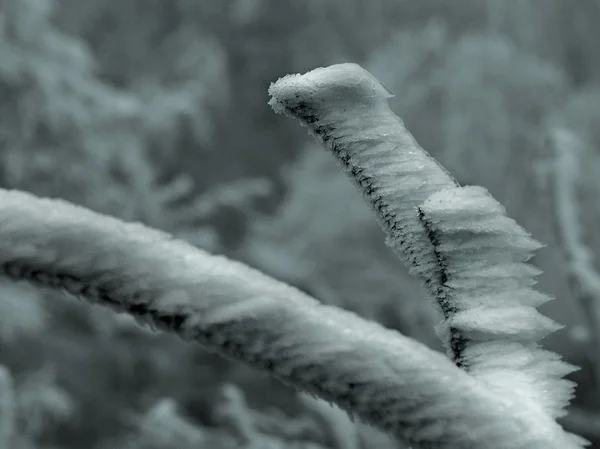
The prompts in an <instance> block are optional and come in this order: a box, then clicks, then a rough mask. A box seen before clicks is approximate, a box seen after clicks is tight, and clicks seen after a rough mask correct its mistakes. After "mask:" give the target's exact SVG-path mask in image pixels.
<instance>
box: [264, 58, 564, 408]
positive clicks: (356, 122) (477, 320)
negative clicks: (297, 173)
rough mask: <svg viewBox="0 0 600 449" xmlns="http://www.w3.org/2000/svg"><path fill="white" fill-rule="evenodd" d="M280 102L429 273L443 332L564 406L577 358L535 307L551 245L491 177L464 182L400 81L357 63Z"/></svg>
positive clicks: (518, 388) (458, 353)
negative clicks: (541, 258)
mask: <svg viewBox="0 0 600 449" xmlns="http://www.w3.org/2000/svg"><path fill="white" fill-rule="evenodd" d="M269 93H270V94H271V101H270V104H271V106H272V107H273V109H274V110H275V111H276V112H280V113H285V114H286V115H289V116H291V117H294V118H296V119H298V120H299V121H300V123H301V124H303V125H304V126H307V127H308V128H309V131H310V132H311V133H312V134H313V135H314V136H315V137H316V138H317V140H319V141H321V142H322V143H323V144H324V145H325V146H326V147H327V149H329V150H330V151H331V152H332V154H333V155H334V156H335V158H336V159H337V160H338V162H340V164H341V165H342V167H343V168H344V169H345V171H346V172H347V173H348V175H349V176H350V177H351V179H352V180H353V181H354V182H355V184H356V185H357V186H358V188H359V189H360V190H361V192H362V193H363V196H364V197H365V199H366V200H367V202H368V203H369V204H370V205H371V207H372V208H373V210H374V211H375V213H376V215H377V218H378V221H379V223H380V225H381V226H382V228H383V230H384V231H385V232H386V233H387V243H388V245H389V246H391V247H392V249H393V250H394V251H395V252H396V253H397V254H398V256H400V258H401V259H402V260H404V261H405V263H407V265H408V266H409V268H410V270H411V272H412V273H413V274H415V275H417V276H419V277H420V278H422V279H423V280H424V283H425V286H426V287H427V289H428V291H429V293H430V294H431V295H432V297H433V298H434V299H435V302H436V304H437V306H438V308H439V309H440V310H441V312H442V314H443V317H444V321H443V322H442V323H441V325H440V326H438V334H439V335H440V337H441V339H442V342H443V343H444V345H445V346H446V349H447V352H448V355H449V356H450V358H451V359H452V360H454V361H455V363H456V364H457V365H458V366H460V367H462V368H464V369H465V370H467V371H468V372H469V373H470V374H471V375H472V376H473V377H474V378H476V379H478V380H480V381H481V382H482V385H485V386H486V387H487V388H490V389H492V390H494V391H497V392H504V393H505V394H507V395H509V396H512V397H513V398H514V399H515V400H518V401H520V402H521V403H522V406H523V407H525V408H528V409H531V411H532V413H535V414H539V415H540V416H541V415H546V414H547V415H549V416H550V417H552V418H556V417H558V416H562V415H563V414H564V413H565V412H564V407H565V406H566V405H567V404H568V401H569V399H570V398H571V397H572V393H573V387H574V384H573V383H572V382H570V381H567V380H565V379H562V377H563V376H565V375H566V374H568V373H570V372H572V371H573V370H575V369H576V368H575V367H573V366H572V365H569V364H567V363H564V362H562V361H561V360H560V357H559V356H558V355H557V354H554V353H552V352H549V351H544V350H542V349H541V348H540V347H539V345H538V343H537V341H538V340H540V339H541V338H543V337H544V336H546V335H547V334H548V333H550V332H553V331H555V330H557V329H559V328H560V327H561V326H559V325H558V324H557V323H555V322H554V321H552V320H550V319H549V318H546V317H544V316H542V315H541V314H540V313H539V312H538V311H537V310H536V307H537V306H539V305H541V304H542V303H544V302H546V301H547V300H549V299H550V297H549V296H547V295H544V294H542V293H540V292H537V291H535V290H534V289H533V288H532V287H533V285H534V284H535V280H534V277H535V276H536V275H537V274H539V270H537V269H535V268H534V267H532V266H530V265H528V264H527V261H528V260H529V259H530V257H531V255H532V251H533V250H535V249H537V248H539V247H540V246H541V245H540V244H539V243H538V242H536V241H535V240H534V239H532V238H531V236H530V235H529V233H527V232H526V231H525V230H524V229H522V228H521V227H520V226H518V225H517V224H516V223H515V222H514V220H511V219H509V218H508V217H506V213H505V210H504V208H503V207H502V205H500V204H499V203H498V202H497V201H495V200H494V199H493V198H492V197H491V195H489V193H488V192H487V191H486V190H485V189H483V188H480V187H461V186H459V185H458V183H457V182H456V181H455V180H454V179H453V178H452V177H451V176H450V175H449V174H448V172H447V171H446V170H445V169H444V168H443V167H442V166H441V165H440V164H439V163H438V162H437V161H435V160H434V159H433V158H431V156H430V155H429V154H428V153H427V152H426V151H424V150H423V149H422V148H420V147H419V145H418V144H417V143H416V142H415V140H414V139H413V138H412V136H411V135H410V134H409V133H408V131H407V130H406V129H405V128H404V125H403V123H402V121H401V120H400V119H399V118H398V117H397V116H396V115H395V114H394V113H393V112H392V111H391V110H390V109H389V106H388V104H387V99H388V98H389V97H390V96H391V94H390V92H389V91H388V90H387V89H386V88H385V87H384V86H383V85H382V84H381V83H380V82H379V81H377V80H376V79H375V78H374V77H373V76H372V75H371V74H370V73H369V72H367V71H366V70H364V69H363V68H361V67H360V66H358V65H356V64H339V65H334V66H330V67H326V68H320V69H316V70H313V71H311V72H308V73H306V74H304V75H290V76H286V77H284V78H281V79H280V80H279V81H277V82H276V83H274V84H272V85H271V87H270V89H269Z"/></svg>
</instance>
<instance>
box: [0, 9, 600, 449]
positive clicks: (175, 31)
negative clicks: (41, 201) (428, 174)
mask: <svg viewBox="0 0 600 449" xmlns="http://www.w3.org/2000/svg"><path fill="white" fill-rule="evenodd" d="M598 23H600V2H598V1H597V0H577V1H572V0H513V1H501V0H454V1H452V2H450V1H445V0H369V1H362V0H304V1H300V0H288V1H283V0H85V1H82V0H54V1H51V0H2V1H0V185H1V186H2V187H5V188H17V189H23V190H27V191H30V192H34V193H36V194H39V195H42V196H51V197H61V198H64V199H66V200H69V201H71V202H73V203H77V204H80V205H84V206H86V207H89V208H91V209H94V210H96V211H99V212H102V213H106V214H110V215H114V216H117V217H120V218H123V219H125V220H135V221H141V222H143V223H145V224H147V225H149V226H153V227H156V228H160V229H163V230H166V231H169V232H171V233H173V234H175V235H177V236H179V237H180V238H183V239H186V240H188V241H190V242H191V243H193V244H195V245H197V246H199V247H201V248H204V249H207V250H209V251H211V252H216V253H222V254H225V255H227V256H229V257H232V258H235V259H238V260H241V261H244V262H246V263H248V264H249V265H252V266H254V267H256V268H259V269H261V270H263V271H264V272H266V273H268V274H270V275H272V276H274V277H276V278H278V279H281V280H283V281H286V282H288V283H291V284H293V285H295V286H297V287H299V288H301V289H303V290H305V291H306V292H308V293H310V294H311V295H313V296H315V297H316V298H318V299H320V300H322V301H323V302H326V303H329V304H335V305H338V306H340V307H344V308H347V309H350V310H353V311H355V312H356V313H358V314H360V315H362V316H364V317H366V318H368V319H372V320H377V321H380V322H381V323H383V324H384V325H386V326H389V327H391V328H395V329H398V330H399V331H401V332H402V333H404V334H405V335H409V336H411V337H414V338H416V339H418V340H420V341H422V342H424V343H425V344H427V345H429V346H431V347H433V348H436V349H441V347H440V344H439V342H438V340H437V337H436V336H435V333H434V331H433V326H434V325H435V324H436V323H437V321H438V320H439V318H438V317H437V316H436V315H435V312H434V308H433V307H432V305H431V304H430V302H429V300H428V299H427V298H426V297H425V295H424V294H423V290H422V288H421V287H420V285H419V283H418V282H417V281H415V280H414V279H412V278H410V277H409V276H408V275H407V272H406V270H405V269H404V268H403V267H402V265H401V264H400V263H399V262H398V261H397V260H396V258H395V256H394V255H393V254H392V253H391V251H390V250H389V249H388V248H387V247H386V246H385V244H384V243H383V233H382V232H381V230H380V229H379V228H378V227H377V225H376V224H375V221H374V219H373V217H372V215H371V214H370V212H369V210H368V207H367V206H366V205H365V204H363V202H362V200H361V198H360V196H359V194H358V193H357V192H356V191H355V189H354V188H353V186H352V184H351V183H350V182H349V181H348V180H347V179H346V178H345V177H344V175H343V174H342V173H341V171H340V170H339V169H338V168H337V167H336V164H335V162H334V161H333V159H332V158H331V157H330V155H328V154H327V153H326V151H324V150H323V149H322V148H320V147H319V146H318V145H316V144H315V143H313V141H312V140H311V138H310V137H309V136H308V135H307V133H306V130H305V129H303V128H300V127H299V126H298V125H297V123H294V122H293V121H292V120H290V119H285V118H283V117H281V116H276V115H275V114H274V113H273V112H272V111H271V109H270V108H269V106H268V105H267V101H268V96H267V89H268V86H269V84H270V83H271V82H272V81H275V80H276V79H277V78H278V77H280V76H283V75H285V74H288V73H296V72H304V71H307V70H310V69H313V68H315V67H318V66H326V65H330V64H333V63H339V62H348V61H352V62H357V63H359V64H361V65H363V66H364V67H365V68H367V69H368V70H370V71H371V72H372V73H374V74H375V75H376V76H377V77H378V78H379V79H380V80H382V81H383V82H384V83H385V84H386V85H387V86H388V87H389V88H390V89H391V90H392V91H393V92H395V94H396V96H395V97H394V98H393V99H392V100H391V101H390V103H391V106H392V108H393V109H394V111H395V112H396V113H397V114H398V115H399V116H400V117H402V118H403V120H404V121H405V124H406V126H407V128H408V129H409V130H410V131H411V132H412V133H413V134H414V136H415V137H416V139H417V140H418V141H419V143H420V144H421V145H422V146H423V147H424V148H425V149H426V150H427V151H429V152H430V153H431V154H432V155H433V156H434V157H436V158H437V159H438V160H439V161H440V162H441V163H442V164H443V165H445V166H446V167H447V168H448V169H449V170H450V171H451V172H452V174H453V175H454V176H455V177H456V178H457V179H458V180H459V182H461V183H463V184H479V185H482V186H485V187H486V188H487V189H489V190H490V192H491V193H492V194H493V195H494V196H495V197H496V198H497V199H498V200H499V201H500V202H502V203H503V204H504V205H505V207H506V209H507V213H508V214H509V216H511V217H513V218H515V219H516V220H517V221H518V222H519V223H520V224H522V225H523V226H524V227H525V228H527V229H528V230H529V231H530V232H532V234H533V235H534V236H535V237H536V238H538V239H539V240H541V241H543V242H544V243H546V244H547V246H546V247H545V248H544V249H542V250H540V251H539V252H538V253H537V255H536V256H535V258H534V260H533V262H534V263H535V264H536V265H538V266H539V267H540V268H542V269H543V270H544V274H543V275H541V276H540V282H539V285H540V289H542V290H544V291H546V292H549V293H551V294H552V295H554V296H555V297H556V299H555V300H554V301H552V302H551V303H548V304H546V305H544V306H542V312H543V313H544V314H546V315H548V316H550V317H552V318H554V319H555V320H557V321H559V322H560V323H562V324H564V325H565V328H564V329H563V330H561V331H559V332H557V333H555V334H554V335H552V336H551V337H548V338H547V339H546V340H545V345H546V347H548V348H550V349H553V350H555V351H557V352H559V353H560V354H562V355H563V356H564V358H565V359H566V360H568V361H570V362H572V363H574V364H577V365H579V366H581V367H582V369H581V370H580V371H578V372H576V373H574V374H572V375H571V376H570V377H571V378H572V379H573V380H574V381H576V382H577V383H578V385H579V386H578V388H577V393H576V394H577V396H576V398H575V399H574V402H573V407H572V409H571V411H570V413H569V415H568V416H566V417H564V418H563V419H562V422H563V424H564V425H565V426H566V427H567V428H569V429H570V430H572V431H575V432H579V433H581V434H583V435H585V436H586V437H587V438H589V439H591V440H592V441H594V442H595V445H594V446H593V447H600V346H599V345H600V339H599V338H597V335H600V331H599V329H598V327H596V326H597V325H598V320H597V318H595V317H598V316H600V314H598V313H597V311H598V310H600V305H599V304H600V294H598V293H597V292H598V291H599V290H598V289H594V288H593V287H594V286H597V285H599V284H600V281H598V279H600V277H598V276H597V275H596V268H597V267H599V266H600V265H599V263H600V262H598V260H596V259H594V256H593V255H594V254H598V253H599V251H598V250H599V249H600V234H599V233H597V232H596V231H597V230H598V223H599V222H600V221H599V218H600V201H599V199H600V52H599V51H598V44H599V43H600V27H598ZM557 136H558V137H557ZM565 136H566V137H565ZM561 202H562V203H561ZM582 267H583V268H582ZM582 270H583V271H582ZM582 273H583V274H584V275H582ZM0 446H1V449H5V448H6V449H51V448H52V449H76V448H93V449H109V448H110V449H119V448H123V449H170V448H177V449H192V448H194V449H201V448H210V449H213V448H214V449H221V448H234V447H255V448H271V447H272V448H283V447H287V448H312V449H324V448H333V449H362V448H365V449H366V448H370V449H373V448H375V449H394V448H396V449H400V448H402V447H403V446H402V445H401V444H399V443H395V442H393V441H392V440H390V439H389V438H387V437H385V436H384V435H382V434H381V433H379V432H376V431H374V430H373V429H370V428H369V427H367V426H364V425H362V424H361V423H359V422H353V421H351V420H349V419H348V417H347V416H346V415H345V414H344V413H343V412H340V411H339V410H338V409H335V408H332V407H330V406H329V405H328V404H326V403H322V402H320V401H317V400H315V399H313V398H309V397H306V396H304V395H302V394H299V393H298V392H295V391H292V390H291V389H289V388H287V387H284V386H282V385H281V384H280V383H279V382H277V381H274V380H272V379H269V378H267V377H266V376H264V375H262V374H260V373H257V372H256V371H253V370H251V369H249V368H247V367H245V366H242V365H241V364H237V363H233V362H229V361H226V360H224V359H222V358H220V357H217V356H215V355H213V354H211V353H209V352H207V351H205V350H204V349H203V348H201V347H200V346H199V345H195V344H188V343H183V342H181V341H179V340H178V339H177V338H175V337H172V336H169V335H163V334H157V333H152V332H151V331H149V330H147V329H144V328H140V327H138V326H137V325H136V324H135V323H134V322H132V321H130V320H129V319H128V318H126V317H123V316H119V315H116V314H115V313H113V312H111V311H107V310H104V309H101V308H99V307H95V306H93V307H91V306H88V305H86V304H81V303H79V302H78V301H76V300H75V299H73V298H68V297H65V296H62V295H60V294H57V293H53V292H47V291H39V290H34V289H32V288H29V287H28V286H26V285H14V284H11V283H9V282H8V281H6V280H2V281H0Z"/></svg>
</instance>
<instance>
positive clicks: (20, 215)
mask: <svg viewBox="0 0 600 449" xmlns="http://www.w3.org/2000/svg"><path fill="white" fill-rule="evenodd" d="M0 204H1V205H2V215H1V218H0V259H1V261H0V264H1V266H2V272H3V273H4V274H5V275H6V276H8V277H9V278H12V279H14V280H24V281H28V282H31V283H34V284H37V285H41V286H47V287H50V288H53V289H59V290H63V291H66V292H68V293H70V294H72V295H75V296H77V297H79V298H82V299H84V300H87V301H89V302H93V303H98V304H101V305H104V306H108V307H111V308H112V309H114V310H116V311H118V312H125V313H129V314H131V315H133V316H134V317H136V318H137V319H138V320H139V321H140V322H142V323H147V324H149V325H151V326H154V327H157V328H159V329H162V330H164V331H168V332H174V333H176V334H178V335H179V336H180V337H182V338H183V339H186V340H195V341H197V342H199V343H201V344H202V345H203V346H205V347H206V348H208V349H211V350H213V351H216V352H218V353H220V354H222V355H224V356H226V357H228V358H231V359H234V360H238V361H242V362H244V363H246V364H248V365H250V366H253V367H255V368H258V369H259V370H261V371H263V372H266V373H269V374H271V375H273V376H275V377H276V378H279V379H280V380H282V381H283V382H285V383H287V384H289V385H292V386H294V387H296V388H298V389H300V390H302V391H305V392H307V393H311V394H314V395H316V396H319V397H320V398H322V399H325V400H328V401H331V402H334V403H336V404H337V405H338V406H340V407H342V408H343V409H345V410H346V411H348V412H349V413H354V414H356V415H358V416H360V417H361V418H362V419H364V420H365V421H366V422H368V423H371V424H373V425H375V426H377V427H379V428H381V429H383V430H387V431H388V432H390V433H393V434H395V435H396V436H398V437H400V438H402V439H404V440H406V441H408V442H412V443H415V446H417V447H421V448H438V449H486V448H490V449H492V448H493V449H497V448H499V447H502V448H506V449H537V448H539V449H548V448H556V449H566V448H576V447H579V443H578V442H576V441H574V440H573V437H572V436H570V435H568V434H565V433H564V432H563V431H562V429H561V428H560V426H558V425H557V424H556V422H555V421H554V420H552V419H551V418H550V417H547V416H546V415H539V414H537V413H532V410H530V409H528V408H527V407H523V406H522V404H521V403H520V402H519V401H516V400H514V399H513V398H511V397H509V396H506V395H504V394H500V393H496V392H494V391H492V390H491V389H488V388H486V387H485V386H484V385H483V384H482V383H481V382H479V381H478V380H476V379H474V378H473V377H472V376H470V375H468V374H467V373H465V372H464V371H462V370H460V369H458V368H456V367H455V366H454V365H453V364H452V363H451V362H450V361H449V360H447V359H446V358H445V357H444V356H443V355H442V354H439V353H437V352H435V351H433V350H431V349H429V348H427V347H426V346H424V345H422V344H420V343H418V342H416V341H413V340H411V339H409V338H406V337H404V336H402V335H400V334H398V333H397V332H393V331H390V330H386V329H385V328H384V327H382V326H380V325H378V324H376V323H373V322H368V321H365V320H363V319H361V318H360V317H358V316H356V315H354V314H352V313H350V312H346V311H343V310H340V309H336V308H334V307H327V306H324V305H322V304H320V303H319V302H317V301H316V300H314V299H312V298H310V297H308V296H307V295H305V294H303V293H302V292H300V291H299V290H297V289H294V288H292V287H290V286H288V285H285V284H283V283H281V282H278V281H275V280H274V279H271V278H269V277H267V276H265V275H263V274H261V273H260V272H258V271H256V270H253V269H251V268H249V267H247V266H245V265H243V264H241V263H237V262H234V261H230V260H227V259H226V258H224V257H219V256H213V255H210V254H208V253H206V252H204V251H201V250H199V249H197V248H195V247H192V246H191V245H188V244H186V243H184V242H181V241H177V240H174V239H173V238H172V237H171V236H170V235H168V234H165V233H161V232H158V231H154V230H151V229H148V228H146V227H144V226H142V225H140V224H133V223H124V222H121V221H119V220H117V219H115V218H111V217H107V216H103V215H100V214H96V213H94V212H91V211H89V210H87V209H84V208H81V207H77V206H74V205H72V204H69V203H67V202H64V201H61V200H49V199H40V198H37V197H34V196H32V195H29V194H26V193H23V192H18V191H7V190H0Z"/></svg>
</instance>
